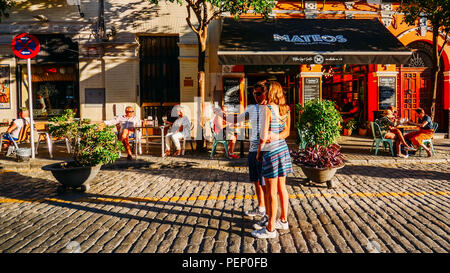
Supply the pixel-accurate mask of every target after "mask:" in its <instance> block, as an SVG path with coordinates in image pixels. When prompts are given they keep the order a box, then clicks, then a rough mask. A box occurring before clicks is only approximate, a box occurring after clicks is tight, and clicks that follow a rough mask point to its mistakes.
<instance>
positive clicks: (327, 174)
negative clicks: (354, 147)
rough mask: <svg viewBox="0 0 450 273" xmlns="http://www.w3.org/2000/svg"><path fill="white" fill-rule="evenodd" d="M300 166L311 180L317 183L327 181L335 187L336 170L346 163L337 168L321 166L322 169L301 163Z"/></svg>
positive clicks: (330, 186) (330, 185) (331, 186)
mask: <svg viewBox="0 0 450 273" xmlns="http://www.w3.org/2000/svg"><path fill="white" fill-rule="evenodd" d="M300 167H301V168H302V171H303V173H304V174H305V175H306V177H307V178H308V179H309V180H310V181H312V182H315V183H327V187H328V188H329V189H330V188H333V187H334V182H333V177H334V175H335V174H336V171H337V170H339V169H341V168H343V167H344V164H342V165H341V166H339V167H335V168H321V169H319V168H313V167H308V166H304V165H300Z"/></svg>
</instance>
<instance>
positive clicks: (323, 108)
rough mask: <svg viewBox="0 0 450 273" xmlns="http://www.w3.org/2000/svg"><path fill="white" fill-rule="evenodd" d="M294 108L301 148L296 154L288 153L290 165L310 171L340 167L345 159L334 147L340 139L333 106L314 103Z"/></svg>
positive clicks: (317, 100) (338, 147)
mask: <svg viewBox="0 0 450 273" xmlns="http://www.w3.org/2000/svg"><path fill="white" fill-rule="evenodd" d="M295 107H296V111H297V113H298V114H297V117H298V119H297V122H296V127H297V129H298V131H299V142H300V144H299V150H298V151H291V157H292V159H293V162H294V163H295V164H297V165H302V166H309V167H313V168H333V167H336V166H339V165H342V164H343V162H344V158H343V156H342V154H341V152H340V146H339V145H336V144H335V142H336V139H337V138H338V137H339V136H340V131H341V127H340V125H339V123H340V122H341V121H342V117H341V114H340V113H339V112H338V111H337V110H336V107H335V106H334V102H332V101H328V100H320V99H316V100H311V101H307V102H305V105H304V106H302V105H300V104H297V105H296V106H295Z"/></svg>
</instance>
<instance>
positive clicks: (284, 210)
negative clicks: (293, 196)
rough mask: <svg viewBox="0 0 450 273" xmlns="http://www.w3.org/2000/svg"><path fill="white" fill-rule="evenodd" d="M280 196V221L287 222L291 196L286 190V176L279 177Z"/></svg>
mask: <svg viewBox="0 0 450 273" xmlns="http://www.w3.org/2000/svg"><path fill="white" fill-rule="evenodd" d="M278 194H279V196H280V207H281V215H280V220H281V221H283V222H287V215H288V208H289V195H288V191H287V189H286V176H280V177H278Z"/></svg>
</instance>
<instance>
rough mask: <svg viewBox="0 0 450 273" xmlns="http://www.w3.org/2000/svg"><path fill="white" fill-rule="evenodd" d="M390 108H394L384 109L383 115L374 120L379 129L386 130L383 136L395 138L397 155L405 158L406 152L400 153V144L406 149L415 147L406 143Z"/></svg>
mask: <svg viewBox="0 0 450 273" xmlns="http://www.w3.org/2000/svg"><path fill="white" fill-rule="evenodd" d="M392 110H394V108H393V107H391V108H389V109H388V110H386V111H385V112H384V114H383V117H381V118H379V119H378V120H376V122H377V123H378V125H380V128H381V130H382V131H384V132H386V134H385V135H384V138H387V139H393V140H395V144H396V149H397V156H399V157H403V158H407V157H408V154H402V150H401V145H403V146H405V150H406V151H410V150H411V151H412V150H416V149H415V148H413V147H411V146H409V145H408V143H406V141H405V138H404V137H403V134H402V132H401V131H400V130H399V129H398V128H396V121H397V120H396V116H395V115H394V113H393V111H392Z"/></svg>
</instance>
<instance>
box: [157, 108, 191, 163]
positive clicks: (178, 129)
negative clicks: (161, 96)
mask: <svg viewBox="0 0 450 273" xmlns="http://www.w3.org/2000/svg"><path fill="white" fill-rule="evenodd" d="M177 115H178V118H177V120H175V121H174V122H173V123H172V122H170V121H167V120H165V121H164V123H165V124H169V125H172V127H171V128H170V130H169V133H168V134H167V135H166V142H165V146H166V152H165V153H164V155H165V156H168V155H170V143H171V142H172V143H173V144H174V145H175V147H176V149H177V151H176V152H175V154H174V156H179V155H180V154H181V144H180V140H182V139H183V138H188V137H189V136H190V133H191V130H190V129H191V123H190V121H189V118H188V117H186V116H184V109H183V108H182V107H181V106H180V107H178V109H177Z"/></svg>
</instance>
